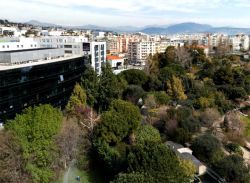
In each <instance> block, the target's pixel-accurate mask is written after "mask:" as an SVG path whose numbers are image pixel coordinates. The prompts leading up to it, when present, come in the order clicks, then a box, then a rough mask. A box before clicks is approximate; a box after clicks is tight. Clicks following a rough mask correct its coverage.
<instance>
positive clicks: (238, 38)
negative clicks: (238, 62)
mask: <svg viewBox="0 0 250 183" xmlns="http://www.w3.org/2000/svg"><path fill="white" fill-rule="evenodd" d="M249 43H250V42H249V36H248V35H245V34H239V35H233V36H229V46H230V48H231V49H232V50H233V51H240V50H249Z"/></svg>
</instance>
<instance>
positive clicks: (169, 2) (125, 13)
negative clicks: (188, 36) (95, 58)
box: [0, 0, 250, 28]
mask: <svg viewBox="0 0 250 183" xmlns="http://www.w3.org/2000/svg"><path fill="white" fill-rule="evenodd" d="M0 18H1V19H8V20H10V21H17V22H27V21H29V20H38V21H41V22H48V23H55V24H59V25H88V24H92V25H98V26H109V27H115V26H137V27H142V26H147V25H170V24H176V23H182V22H196V23H202V24H210V25H212V26H232V27H249V28H250V0H1V3H0Z"/></svg>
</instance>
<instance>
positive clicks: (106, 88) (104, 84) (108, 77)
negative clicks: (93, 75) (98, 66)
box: [98, 63, 122, 111]
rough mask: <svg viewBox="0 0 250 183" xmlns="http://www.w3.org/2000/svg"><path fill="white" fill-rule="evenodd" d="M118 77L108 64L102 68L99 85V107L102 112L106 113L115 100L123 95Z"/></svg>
mask: <svg viewBox="0 0 250 183" xmlns="http://www.w3.org/2000/svg"><path fill="white" fill-rule="evenodd" d="M119 86H120V85H119V82H118V80H117V77H116V75H114V73H113V71H112V68H111V66H110V65H109V64H108V63H107V64H106V65H105V66H104V67H103V68H102V74H101V75H100V81H99V84H98V105H99V110H100V111H106V110H107V109H108V108H109V105H110V104H111V102H112V101H113V100H114V99H118V98H119V96H120V95H121V92H122V91H121V89H120V87H119Z"/></svg>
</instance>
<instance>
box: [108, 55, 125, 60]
mask: <svg viewBox="0 0 250 183" xmlns="http://www.w3.org/2000/svg"><path fill="white" fill-rule="evenodd" d="M117 59H122V58H121V57H119V56H116V55H108V56H107V60H117Z"/></svg>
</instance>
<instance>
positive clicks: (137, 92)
mask: <svg viewBox="0 0 250 183" xmlns="http://www.w3.org/2000/svg"><path fill="white" fill-rule="evenodd" d="M145 95H146V93H145V91H144V90H143V89H142V87H140V86H137V85H129V86H128V87H127V89H126V90H125V91H124V92H123V98H124V99H125V100H127V101H130V102H132V103H133V104H138V101H139V99H140V98H142V99H144V98H145Z"/></svg>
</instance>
